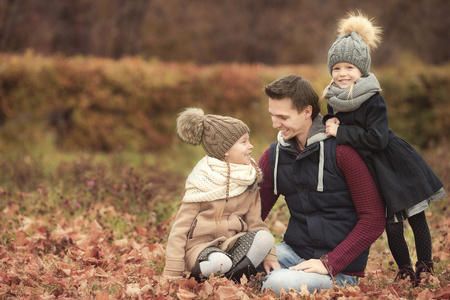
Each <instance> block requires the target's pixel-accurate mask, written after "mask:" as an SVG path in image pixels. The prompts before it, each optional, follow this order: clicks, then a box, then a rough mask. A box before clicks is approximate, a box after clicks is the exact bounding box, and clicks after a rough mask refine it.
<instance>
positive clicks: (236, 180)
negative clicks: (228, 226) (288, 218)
mask: <svg viewBox="0 0 450 300" xmlns="http://www.w3.org/2000/svg"><path fill="white" fill-rule="evenodd" d="M252 160H253V159H252ZM227 173H228V166H227V163H226V162H224V161H221V160H219V159H216V158H213V157H210V156H205V157H203V158H202V159H201V160H200V161H199V162H198V163H197V165H196V166H195V168H194V169H193V170H192V172H191V174H189V176H188V178H187V180H186V192H185V194H184V197H183V200H182V201H183V202H209V201H215V200H219V199H225V197H226V190H227ZM255 179H256V170H255V168H254V167H253V165H251V164H250V165H243V164H232V163H230V190H229V197H234V196H238V195H240V194H242V193H243V192H244V191H245V190H246V189H247V188H248V187H249V186H251V185H252V184H253V183H254V182H255Z"/></svg>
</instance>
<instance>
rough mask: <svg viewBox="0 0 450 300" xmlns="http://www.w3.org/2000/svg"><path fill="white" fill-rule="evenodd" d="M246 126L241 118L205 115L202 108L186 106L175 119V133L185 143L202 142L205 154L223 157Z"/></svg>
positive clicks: (247, 131)
mask: <svg viewBox="0 0 450 300" xmlns="http://www.w3.org/2000/svg"><path fill="white" fill-rule="evenodd" d="M245 133H250V129H249V128H248V126H247V125H246V124H245V123H244V122H242V121H241V120H238V119H235V118H232V117H226V116H219V115H205V113H204V112H203V110H202V109H200V108H196V107H190V108H186V109H185V110H184V111H183V112H181V113H180V115H179V116H178V119H177V135H178V137H179V138H180V139H181V140H182V141H183V142H186V143H189V144H192V145H199V144H202V147H203V149H204V150H205V153H206V155H208V156H211V157H214V158H217V159H224V158H225V153H226V152H227V151H228V150H230V148H231V147H232V146H233V145H234V144H235V143H236V142H237V141H238V140H239V139H240V138H241V137H242V136H243V135H244V134H245Z"/></svg>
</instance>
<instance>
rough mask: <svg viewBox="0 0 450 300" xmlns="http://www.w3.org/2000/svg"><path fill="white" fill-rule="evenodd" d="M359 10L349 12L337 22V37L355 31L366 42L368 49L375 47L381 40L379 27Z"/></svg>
mask: <svg viewBox="0 0 450 300" xmlns="http://www.w3.org/2000/svg"><path fill="white" fill-rule="evenodd" d="M372 21H373V19H370V20H369V19H368V18H367V17H366V16H365V15H364V14H362V13H361V12H360V11H356V12H350V13H348V14H347V16H346V17H345V18H343V19H341V20H340V21H339V23H338V37H340V36H342V35H344V34H351V33H352V32H355V33H357V34H358V35H359V36H360V37H361V38H362V39H363V40H364V42H365V43H366V44H367V47H368V48H369V51H372V50H373V49H376V48H377V46H378V44H379V43H380V41H381V32H382V30H381V27H378V26H374V25H373V24H372Z"/></svg>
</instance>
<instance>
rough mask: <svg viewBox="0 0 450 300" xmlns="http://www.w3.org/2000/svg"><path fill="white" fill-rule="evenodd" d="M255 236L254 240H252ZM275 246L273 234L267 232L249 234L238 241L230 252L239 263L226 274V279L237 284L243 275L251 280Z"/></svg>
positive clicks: (260, 231)
mask: <svg viewBox="0 0 450 300" xmlns="http://www.w3.org/2000/svg"><path fill="white" fill-rule="evenodd" d="M252 236H253V238H252ZM273 244H274V238H273V236H272V234H271V233H270V232H268V231H265V230H259V231H256V232H255V231H253V232H249V233H247V234H246V235H244V236H242V237H240V238H239V239H238V241H236V245H237V247H235V248H234V249H232V250H231V251H230V253H229V254H230V255H231V256H232V257H234V258H235V259H236V260H237V259H239V261H238V262H237V263H236V264H235V266H234V267H233V268H232V269H231V270H230V271H228V273H226V274H225V277H227V278H230V279H233V280H235V281H237V282H239V281H240V278H241V277H242V275H243V274H245V275H246V276H247V278H250V276H251V275H254V274H256V273H257V270H256V267H257V266H258V265H259V264H260V263H261V262H262V261H263V260H264V258H265V257H266V256H267V254H269V252H270V249H272V247H273Z"/></svg>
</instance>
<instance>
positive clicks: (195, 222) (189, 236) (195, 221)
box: [188, 219, 197, 239]
mask: <svg viewBox="0 0 450 300" xmlns="http://www.w3.org/2000/svg"><path fill="white" fill-rule="evenodd" d="M195 226H197V219H195V220H194V222H192V225H191V229H190V230H189V232H188V239H192V236H193V235H194V229H195Z"/></svg>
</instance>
